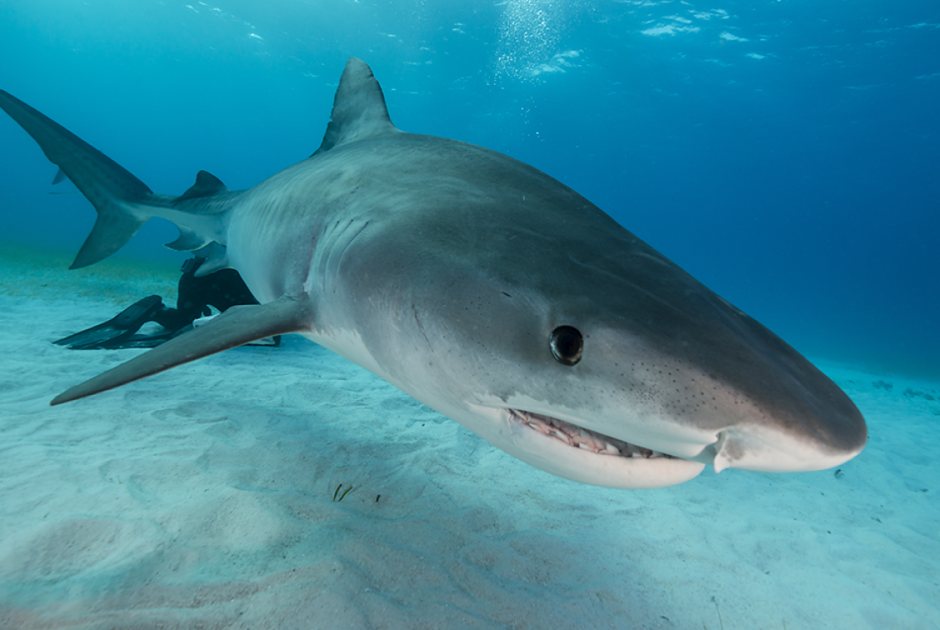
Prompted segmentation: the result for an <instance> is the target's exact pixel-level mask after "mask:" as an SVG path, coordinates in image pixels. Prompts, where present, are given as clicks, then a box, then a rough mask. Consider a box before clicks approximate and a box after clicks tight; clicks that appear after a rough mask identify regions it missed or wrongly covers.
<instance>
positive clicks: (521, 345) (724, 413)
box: [0, 58, 867, 488]
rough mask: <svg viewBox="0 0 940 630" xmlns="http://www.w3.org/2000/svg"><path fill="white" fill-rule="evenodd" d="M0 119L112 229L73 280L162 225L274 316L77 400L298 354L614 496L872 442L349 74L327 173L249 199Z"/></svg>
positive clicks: (546, 184)
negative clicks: (157, 222) (228, 358)
mask: <svg viewBox="0 0 940 630" xmlns="http://www.w3.org/2000/svg"><path fill="white" fill-rule="evenodd" d="M0 107H2V108H3V109H4V110H5V111H6V112H7V113H8V114H9V115H10V116H11V117H12V118H13V119H14V120H15V121H16V122H17V123H19V124H20V125H21V126H22V127H23V128H24V129H25V130H26V132H28V133H29V134H30V135H31V136H32V137H33V138H34V139H35V140H36V141H37V142H38V143H39V145H40V147H41V148H42V150H43V151H44V153H45V155H46V156H47V157H48V158H49V160H51V161H52V162H53V163H55V164H56V165H58V166H59V167H60V168H61V170H62V172H63V173H65V175H67V176H68V178H69V179H70V180H71V181H72V182H74V184H75V185H76V186H77V187H78V189H79V190H80V191H81V192H82V193H83V194H84V195H85V197H87V198H88V200H89V201H90V202H91V203H92V205H93V206H94V207H95V209H96V210H97V213H98V217H97V220H96V222H95V225H94V227H93V229H92V231H91V233H90V235H89V236H88V238H87V240H86V241H85V243H84V244H83V245H82V247H81V249H80V251H79V252H78V255H77V257H76V258H75V261H74V263H73V264H72V267H71V268H73V269H74V268H78V267H84V266H86V265H91V264H93V263H96V262H98V261H100V260H102V259H104V258H106V257H108V256H109V255H111V254H113V253H114V252H116V251H117V250H118V249H120V248H121V247H122V246H123V245H124V244H125V243H127V242H128V241H129V240H130V239H131V238H132V237H133V236H134V234H135V233H136V232H137V231H138V230H139V229H140V227H141V226H142V225H143V224H144V223H145V222H146V221H148V220H149V219H150V218H152V217H160V218H163V219H167V220H169V221H172V222H173V223H174V224H175V225H176V226H177V228H178V229H179V232H180V236H179V238H178V239H176V240H175V241H173V242H172V243H169V244H168V245H167V246H168V247H170V248H171V249H174V250H180V251H187V250H188V251H193V252H197V253H198V254H199V255H201V256H207V257H208V260H207V262H206V263H205V264H203V266H202V268H201V269H200V274H201V275H205V274H207V273H210V272H212V271H215V270H219V269H223V268H231V269H235V270H237V271H238V273H239V274H241V276H242V278H243V279H244V281H245V283H246V284H247V285H248V287H249V289H250V290H251V292H252V293H253V294H254V295H255V297H256V298H257V299H258V301H259V302H260V304H259V305H254V306H242V307H235V308H232V309H229V310H228V311H226V312H225V313H223V314H221V315H219V316H218V317H216V318H214V319H213V320H211V321H210V322H209V323H208V324H206V325H204V326H202V327H199V328H197V329H194V330H192V331H191V332H187V333H184V334H183V335H180V336H178V337H176V338H174V339H172V340H171V341H169V342H167V343H165V344H163V345H161V346H158V347H157V348H155V349H153V350H150V351H148V352H146V353H144V354H140V355H138V356H136V357H134V358H133V359H131V360H129V361H127V362H126V363H123V364H121V365H119V366H118V367H116V368H114V369H111V370H108V371H107V372H104V373H102V374H100V375H98V376H95V377H93V378H91V379H90V380H88V381H86V382H84V383H82V384H80V385H76V386H75V387H72V388H71V389H69V390H67V391H65V392H64V393H62V394H60V395H59V396H57V397H55V398H54V399H53V400H52V402H51V404H53V405H58V404H60V403H65V402H68V401H72V400H76V399H79V398H83V397H85V396H91V395H92V394H98V393H100V392H104V391H106V390H109V389H112V388H114V387H118V386H121V385H125V384H127V383H130V382H132V381H135V380H137V379H140V378H143V377H146V376H150V375H153V374H156V373H158V372H161V371H163V370H167V369H170V368H172V367H175V366H178V365H181V364H183V363H187V362H189V361H193V360H196V359H199V358H202V357H205V356H207V355H210V354H213V353H216V352H220V351H223V350H226V349H229V348H233V347H236V346H240V345H242V344H246V343H249V342H252V341H255V340H258V339H261V338H264V337H269V336H271V335H275V334H285V333H300V334H301V335H303V336H305V337H307V338H309V339H311V340H313V341H314V342H316V343H318V344H320V345H322V346H324V347H326V348H328V349H330V350H332V351H334V352H336V353H337V354H339V355H341V356H343V357H345V358H347V359H349V360H350V361H353V362H354V363H356V364H358V365H360V366H362V367H363V368H365V369H367V370H369V371H370V372H372V373H374V374H376V375H378V376H379V377H381V378H383V379H385V380H386V381H388V382H389V383H391V384H392V385H394V386H395V387H397V388H399V389H400V390H402V391H403V392H405V393H407V394H409V395H411V396H413V397H414V398H416V399H417V400H419V401H421V402H422V403H424V404H426V405H428V406H429V407H431V408H433V409H435V410H437V411H439V412H440V413H442V414H444V415H446V416H448V417H450V418H452V419H453V420H455V421H457V422H459V423H460V424H462V425H463V426H465V427H466V428H468V429H470V430H471V431H473V432H475V433H477V434H478V435H480V436H482V437H483V438H484V439H486V440H487V441H488V442H490V443H491V444H493V445H494V446H496V447H498V448H500V449H502V450H503V451H505V452H507V453H509V454H510V455H512V456H513V457H516V458H518V459H520V460H522V461H524V462H527V463H529V464H531V465H532V466H535V467H536V468H540V469H542V470H544V471H547V472H549V473H552V474H555V475H559V476H561V477H565V478H567V479H571V480H575V481H578V482H583V483H588V484H596V485H600V486H609V487H617V488H653V487H661V486H668V485H672V484H677V483H682V482H685V481H688V480H689V479H692V478H693V477H695V476H697V475H698V474H699V473H700V472H701V471H702V470H703V469H704V467H705V466H707V465H711V466H713V467H714V469H715V471H718V472H720V471H721V470H723V469H726V468H740V469H746V470H756V471H768V472H792V471H809V470H821V469H825V468H829V467H832V466H836V465H839V464H841V463H843V462H845V461H847V460H848V459H850V458H852V457H854V456H855V455H857V454H858V453H859V452H860V451H861V450H862V448H863V447H864V446H865V443H866V439H867V429H866V426H865V420H864V419H863V417H862V415H861V414H860V413H859V411H858V409H857V408H856V407H855V405H854V404H853V403H852V401H851V400H850V399H849V398H848V396H846V394H845V393H843V392H842V390H841V389H839V387H838V386H836V385H835V384H834V383H833V382H832V381H831V380H830V379H829V378H828V377H826V376H825V375H824V374H823V373H822V372H820V371H819V370H818V369H817V368H816V367H814V366H813V365H812V364H811V363H810V362H809V361H808V360H807V359H805V358H804V357H803V356H801V355H800V354H799V353H798V352H797V351H796V350H794V349H793V348H792V347H790V346H789V345H787V344H786V343H785V342H784V341H782V340H781V339H780V338H779V337H777V336H776V335H774V334H773V333H772V332H770V331H769V330H768V329H767V328H765V327H764V326H762V325H761V324H759V323H758V322H757V321H755V320H754V319H752V318H750V317H748V316H747V315H745V314H744V313H743V312H741V311H740V310H738V309H737V308H735V307H734V306H732V305H731V304H729V303H728V302H726V301H725V300H723V299H722V298H720V297H719V296H718V295H716V294H715V293H713V292H712V291H710V290H709V289H708V288H706V287H705V286H704V285H702V284H701V283H700V282H698V281H697V280H695V279H694V278H693V277H692V276H691V275H689V274H688V273H686V272H685V271H683V270H682V269H681V268H679V266H678V265H676V264H675V263H673V262H672V261H670V260H669V259H667V258H666V257H665V256H663V255H662V254H660V253H659V252H657V251H656V250H654V249H653V248H652V247H650V246H649V245H647V244H646V243H644V242H643V241H642V240H640V239H639V238H637V237H636V236H635V235H633V234H632V233H631V232H629V231H628V230H626V229H625V228H624V227H622V226H621V225H619V224H618V223H617V222H616V221H614V220H613V219H612V218H611V217H609V216H608V215H607V214H605V213H604V212H603V211H602V210H600V209H599V208H598V207H596V206H595V205H593V204H592V203H591V202H589V201H588V200H586V199H585V198H584V197H582V196H580V195H579V194H577V193H576V192H574V191H573V190H571V189H570V188H568V187H567V186H565V185H563V184H561V183H560V182H558V181H556V180H555V179H552V178H551V177H549V176H548V175H546V174H544V173H542V172H540V171H538V170H536V169H535V168H533V167H531V166H528V165H526V164H524V163H522V162H519V161H517V160H514V159H512V158H510V157H507V156H505V155H502V154H500V153H497V152H494V151H491V150H488V149H485V148H482V147H478V146H474V145H470V144H465V143H463V142H458V141H455V140H449V139H445V138H439V137H434V136H425V135H416V134H412V133H406V132H402V131H400V130H399V129H397V128H396V127H395V126H394V125H393V124H392V122H391V119H390V118H389V114H388V110H387V108H386V104H385V98H384V96H383V93H382V89H381V87H380V86H379V83H378V82H377V81H376V79H375V78H374V76H373V74H372V71H371V69H370V68H369V67H368V66H367V65H366V64H365V63H364V62H362V61H360V60H358V59H355V58H353V59H350V60H349V61H348V63H347V64H346V68H345V71H344V72H343V75H342V78H341V80H340V84H339V87H338V89H337V92H336V97H335V101H334V104H333V110H332V114H331V117H330V122H329V124H328V126H327V130H326V134H325V137H324V138H323V142H322V144H321V145H320V147H319V149H317V150H316V152H315V153H313V155H311V156H310V157H309V158H307V159H305V160H303V161H301V162H299V163H297V164H294V165H293V166H291V167H289V168H287V169H285V170H283V171H281V172H279V173H277V174H275V175H273V176H272V177H270V178H268V179H267V180H265V181H263V182H261V183H260V184H258V185H256V186H254V187H253V188H250V189H247V190H238V191H235V190H229V189H227V188H226V187H225V186H224V185H223V184H222V182H221V181H220V180H219V179H218V178H216V177H214V176H212V175H210V174H209V173H206V172H205V171H200V172H199V174H198V175H197V177H196V182H195V184H194V185H193V186H192V187H191V188H189V189H188V190H187V191H186V192H184V193H183V194H182V195H180V196H173V195H164V194H155V193H153V192H152V191H151V190H150V189H149V188H148V187H147V186H146V185H145V184H144V183H143V182H141V181H140V180H139V179H137V178H136V177H134V176H133V175H132V174H131V173H129V172H128V171H126V170H125V169H123V168H122V167H121V166H119V165H118V164H117V163H115V162H113V161H112V160H111V159H109V158H108V157H106V156H105V155H104V154H103V153H101V152H99V151H98V150H97V149H95V148H93V147H92V146H90V145H89V144H87V143H85V142H84V141H83V140H81V139H79V138H78V137H77V136H75V135H73V134H72V133H71V132H69V131H67V130H66V129H65V128H63V127H61V126H60V125H58V124H57V123H55V122H53V121H52V120H51V119H49V118H47V117H46V116H44V115H43V114H41V113H39V112H38V111H36V110H35V109H33V108H31V107H30V106H28V105H26V104H25V103H23V102H21V101H19V100H18V99H16V98H14V97H13V96H11V95H10V94H8V93H6V92H0Z"/></svg>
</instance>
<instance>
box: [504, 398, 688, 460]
mask: <svg viewBox="0 0 940 630" xmlns="http://www.w3.org/2000/svg"><path fill="white" fill-rule="evenodd" d="M509 419H510V421H511V422H518V423H521V424H524V425H526V426H528V427H529V428H530V429H532V430H533V431H538V432H539V433H541V434H542V435H545V436H548V437H550V438H554V439H556V440H558V441H560V442H563V443H565V444H567V445H568V446H571V447H573V448H578V449H582V450H585V451H590V452H592V453H596V454H598V455H607V456H611V457H624V458H627V459H656V458H661V457H662V458H667V459H679V458H677V457H674V456H672V455H669V454H667V453H660V452H659V451H654V450H652V449H648V448H644V447H642V446H637V445H636V444H630V443H629V442H624V441H623V440H618V439H617V438H615V437H611V436H609V435H604V434H603V433H597V432H596V431H591V430H589V429H585V428H583V427H579V426H578V425H576V424H572V423H570V422H566V421H564V420H559V419H558V418H552V417H551V416H544V415H542V414H539V413H532V412H531V411H523V410H521V409H509Z"/></svg>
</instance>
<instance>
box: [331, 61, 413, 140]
mask: <svg viewBox="0 0 940 630" xmlns="http://www.w3.org/2000/svg"><path fill="white" fill-rule="evenodd" d="M397 131H398V130H397V129H396V128H395V125H393V124H392V120H391V119H390V118H389V117H388V108H387V107H386V106H385V96H383V95H382V87H381V86H380V85H379V82H378V81H376V80H375V77H374V76H373V75H372V69H371V68H369V66H368V65H367V64H366V62H364V61H362V60H361V59H356V58H355V57H350V59H349V61H347V62H346V69H345V70H343V76H342V77H341V78H340V80H339V87H338V88H337V89H336V98H335V99H333V112H332V113H331V114H330V124H329V125H328V126H327V128H326V134H325V135H324V136H323V143H322V144H321V145H320V148H319V149H317V150H316V152H314V155H317V153H323V152H324V151H329V150H330V149H332V148H333V147H335V146H337V145H340V144H343V143H346V142H354V141H356V140H362V139H363V138H369V137H372V136H381V135H384V134H388V133H395V132H397Z"/></svg>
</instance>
